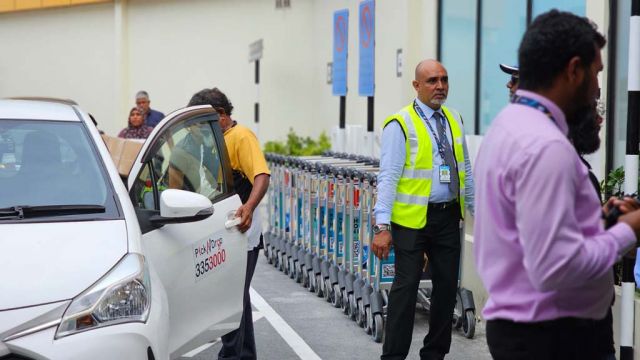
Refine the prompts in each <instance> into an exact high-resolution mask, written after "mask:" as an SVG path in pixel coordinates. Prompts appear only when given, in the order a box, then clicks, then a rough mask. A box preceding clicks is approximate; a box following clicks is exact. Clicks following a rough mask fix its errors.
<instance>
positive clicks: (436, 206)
mask: <svg viewBox="0 0 640 360" xmlns="http://www.w3.org/2000/svg"><path fill="white" fill-rule="evenodd" d="M452 206H459V205H458V200H451V201H449V202H441V203H431V202H430V203H429V210H432V209H433V210H444V209H446V208H449V207H452Z"/></svg>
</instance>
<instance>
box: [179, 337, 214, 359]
mask: <svg viewBox="0 0 640 360" xmlns="http://www.w3.org/2000/svg"><path fill="white" fill-rule="evenodd" d="M218 342H220V338H218V339H216V341H212V342H209V343H206V344H204V345H202V346H200V347H197V348H195V349H193V350H191V351H189V352H188V353H186V354H184V355H182V357H188V358H192V357H194V356H196V355H198V354H200V353H201V352H203V351H205V350H207V349H208V348H210V347H212V346H213V345H215V344H217V343H218Z"/></svg>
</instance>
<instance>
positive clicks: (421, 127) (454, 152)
mask: <svg viewBox="0 0 640 360" xmlns="http://www.w3.org/2000/svg"><path fill="white" fill-rule="evenodd" d="M413 87H414V89H415V90H416V93H417V96H416V98H415V99H414V100H413V102H412V103H410V104H409V105H408V106H406V107H404V108H403V109H401V110H400V111H398V112H397V113H396V114H393V115H391V116H390V117H389V118H387V120H386V121H385V122H384V125H383V126H384V130H383V136H382V149H381V156H380V174H379V175H378V198H377V202H376V205H375V210H374V212H375V217H376V225H375V226H374V233H375V236H374V239H373V244H372V251H373V253H374V254H375V255H376V256H377V257H378V258H381V259H382V258H387V256H388V255H389V251H390V249H391V245H392V244H393V247H394V251H395V277H394V279H393V285H392V286H391V292H390V293H389V305H388V312H387V321H386V325H385V326H386V329H385V334H386V337H385V340H384V345H383V347H382V357H381V359H383V360H391V359H394V360H400V359H405V358H406V357H407V354H408V353H409V348H410V346H411V336H412V332H413V320H414V317H415V308H416V297H417V291H418V284H419V282H420V278H421V275H422V268H423V265H424V254H425V253H426V254H427V256H428V258H429V267H430V270H431V275H432V276H431V278H432V281H433V292H432V296H431V312H430V314H431V316H430V318H429V333H428V334H427V336H426V337H425V338H424V346H423V347H422V349H420V359H422V360H427V359H428V360H435V359H437V360H441V359H444V357H445V354H447V353H448V352H449V347H450V345H451V314H452V313H453V307H454V305H455V299H456V289H457V288H458V271H459V264H460V219H462V217H463V216H464V209H465V202H466V204H467V205H468V206H469V207H470V210H471V211H472V212H473V208H472V206H473V180H472V178H471V163H470V162H469V155H468V151H467V146H466V141H465V136H464V128H463V126H462V118H461V116H460V114H458V112H457V111H455V110H454V109H452V108H448V107H446V106H444V105H443V104H444V103H445V100H446V99H447V95H448V93H449V77H448V75H447V70H446V69H445V68H444V66H442V64H440V63H439V62H437V61H435V60H424V61H422V62H420V63H419V64H418V66H416V70H415V80H414V81H413Z"/></svg>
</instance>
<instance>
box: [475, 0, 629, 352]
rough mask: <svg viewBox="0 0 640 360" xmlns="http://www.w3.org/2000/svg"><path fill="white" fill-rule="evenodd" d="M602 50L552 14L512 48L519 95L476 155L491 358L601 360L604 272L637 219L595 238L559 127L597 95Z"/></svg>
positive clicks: (586, 25)
mask: <svg viewBox="0 0 640 360" xmlns="http://www.w3.org/2000/svg"><path fill="white" fill-rule="evenodd" d="M604 45H605V39H604V37H603V36H602V35H601V34H599V33H598V32H597V31H596V29H595V28H594V27H593V26H592V25H591V23H590V22H589V21H588V20H587V19H585V18H580V17H578V16H575V15H573V14H570V13H566V12H558V11H556V10H552V11H550V12H547V13H545V14H542V15H540V16H539V17H538V18H536V20H535V21H534V22H533V23H532V24H531V26H530V27H529V29H528V30H527V32H526V33H525V35H524V38H523V39H522V42H521V44H520V48H519V50H518V61H519V65H520V82H519V90H518V91H517V92H516V93H515V96H514V97H513V99H512V103H511V104H510V105H508V106H507V107H506V108H505V109H503V110H502V111H501V112H500V113H499V114H498V116H497V117H496V118H495V119H494V121H493V123H492V125H491V127H490V128H489V131H488V132H487V134H486V135H485V137H484V139H483V142H482V146H481V148H480V151H479V153H478V157H477V160H476V166H475V186H476V205H475V209H476V218H475V228H474V241H475V258H476V264H477V269H478V273H479V275H480V277H481V279H482V281H483V283H484V285H485V287H486V289H487V291H488V292H489V298H488V300H487V303H486V305H485V308H484V310H483V315H484V317H485V319H486V320H487V342H488V344H489V349H490V351H491V354H492V356H493V358H494V359H496V360H501V359H509V360H518V359H581V360H584V359H601V358H602V357H603V355H604V354H600V353H599V351H598V341H599V340H600V339H598V338H597V336H595V335H594V334H596V332H595V331H594V329H595V327H596V321H595V320H598V319H602V318H604V317H605V314H606V312H607V308H608V307H609V306H610V305H611V289H612V286H613V279H612V277H611V266H612V265H613V263H614V262H616V261H617V260H618V259H620V258H621V257H622V256H623V255H624V254H625V253H627V252H628V251H629V250H631V249H633V248H634V246H635V244H636V234H637V233H638V232H639V231H640V211H632V212H628V213H627V214H625V215H623V216H621V217H620V219H619V222H618V224H617V225H615V226H613V227H611V228H610V229H609V230H607V231H605V230H604V226H603V223H602V208H601V207H600V202H599V200H598V198H597V196H596V194H595V192H594V191H593V186H592V184H591V183H590V180H589V175H588V170H587V168H586V166H585V165H584V164H583V163H582V162H581V161H580V158H579V157H578V154H577V153H576V151H575V149H574V148H573V146H572V144H571V143H570V142H569V140H568V139H567V134H568V130H569V123H572V124H573V123H575V122H576V121H580V120H582V119H583V118H584V117H582V118H580V117H578V116H577V115H578V110H579V109H580V108H583V107H585V106H588V104H590V103H592V102H593V101H594V99H595V98H596V95H597V92H598V78H597V74H598V72H600V71H601V70H602V68H603V65H602V58H601V49H602V47H604ZM583 121H584V120H583ZM609 204H610V205H613V206H620V207H621V209H622V210H623V211H628V210H629V209H630V207H629V205H628V203H623V202H622V201H620V200H616V201H610V202H609Z"/></svg>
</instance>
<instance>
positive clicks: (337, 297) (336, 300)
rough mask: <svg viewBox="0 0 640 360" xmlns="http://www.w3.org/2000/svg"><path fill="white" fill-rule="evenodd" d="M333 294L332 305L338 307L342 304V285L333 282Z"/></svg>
mask: <svg viewBox="0 0 640 360" xmlns="http://www.w3.org/2000/svg"><path fill="white" fill-rule="evenodd" d="M331 294H332V296H331V305H333V307H334V308H336V309H337V308H339V307H340V306H341V305H342V292H341V291H340V285H338V284H333V291H332V292H331Z"/></svg>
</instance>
